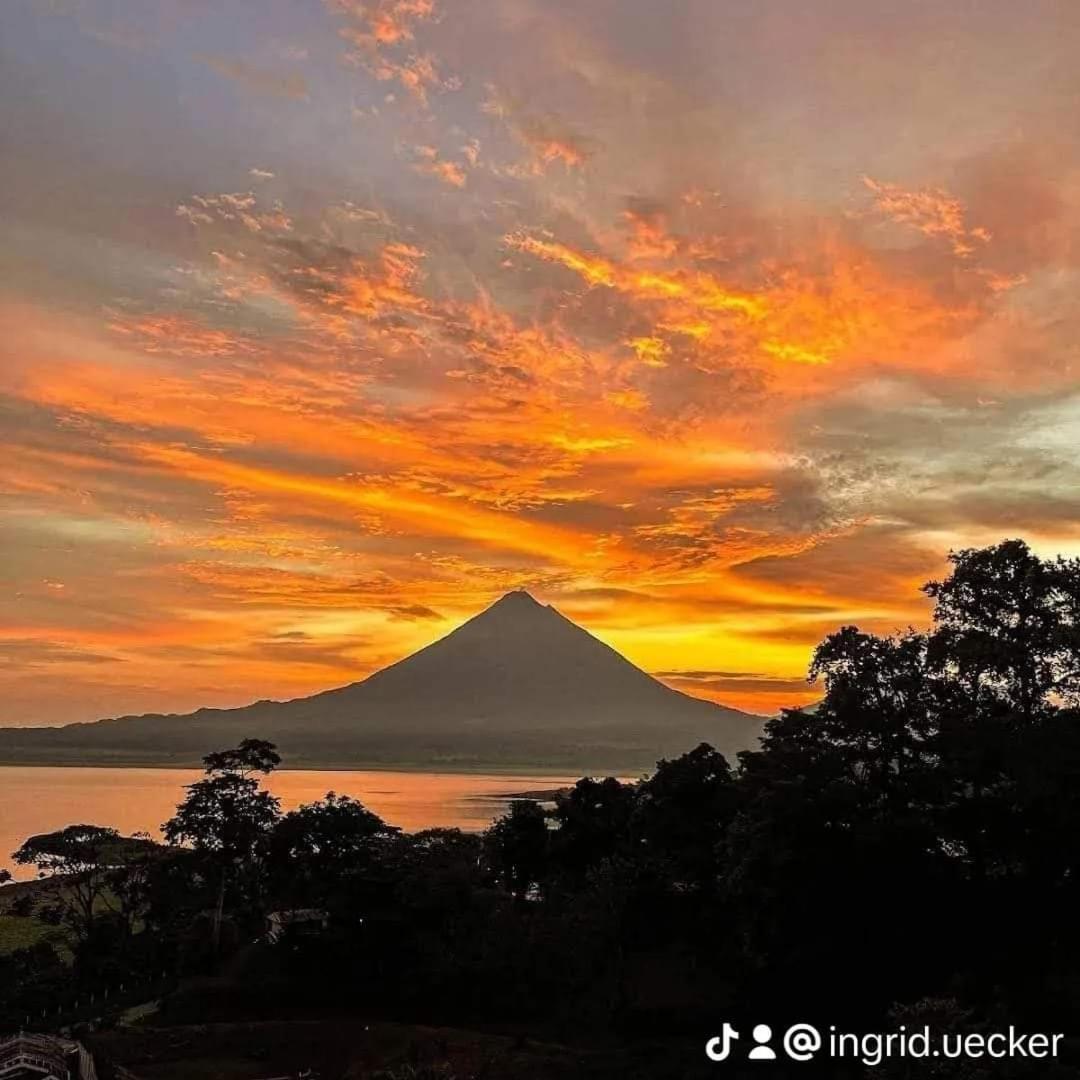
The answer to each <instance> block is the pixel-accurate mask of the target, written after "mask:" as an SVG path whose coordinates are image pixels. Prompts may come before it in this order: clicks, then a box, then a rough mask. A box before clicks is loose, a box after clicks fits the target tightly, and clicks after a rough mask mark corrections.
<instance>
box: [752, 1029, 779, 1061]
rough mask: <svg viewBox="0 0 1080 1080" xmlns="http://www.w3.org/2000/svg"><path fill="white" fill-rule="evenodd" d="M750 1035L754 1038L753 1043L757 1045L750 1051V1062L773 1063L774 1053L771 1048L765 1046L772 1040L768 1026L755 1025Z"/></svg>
mask: <svg viewBox="0 0 1080 1080" xmlns="http://www.w3.org/2000/svg"><path fill="white" fill-rule="evenodd" d="M751 1034H752V1035H753V1036H754V1042H756V1043H758V1044H759V1045H757V1046H755V1047H754V1049H753V1050H751V1051H750V1060H751V1061H775V1060H776V1051H775V1050H774V1049H773V1048H772V1047H771V1046H767V1045H765V1044H766V1043H768V1041H769V1040H770V1039H771V1038H772V1028H771V1027H769V1025H768V1024H755V1025H754V1030H753V1032H751Z"/></svg>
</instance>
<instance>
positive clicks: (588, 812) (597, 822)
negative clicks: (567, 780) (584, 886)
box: [552, 776, 635, 879]
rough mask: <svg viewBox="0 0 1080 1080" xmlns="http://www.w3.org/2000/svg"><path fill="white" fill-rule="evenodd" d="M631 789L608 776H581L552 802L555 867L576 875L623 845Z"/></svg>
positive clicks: (631, 805) (627, 835)
mask: <svg viewBox="0 0 1080 1080" xmlns="http://www.w3.org/2000/svg"><path fill="white" fill-rule="evenodd" d="M634 800H635V791H634V787H633V786H632V785H630V784H621V783H619V781H618V780H616V779H615V778H614V777H612V776H608V777H605V778H604V779H603V780H594V779H593V778H592V777H588V776H586V777H584V778H583V779H581V780H579V781H578V782H577V783H576V784H575V785H574V786H573V787H572V788H571V789H570V791H569V792H568V793H567V794H565V795H561V796H559V798H558V799H557V800H556V804H555V820H556V822H557V823H558V829H557V831H556V832H555V833H554V835H553V838H552V858H553V861H554V862H555V863H556V864H557V865H558V868H559V869H560V870H562V871H564V872H566V873H568V874H570V875H572V876H576V877H578V878H579V879H580V878H582V877H583V876H584V875H585V874H586V873H587V872H588V871H589V869H591V868H592V867H594V866H597V865H598V864H599V863H600V862H601V861H602V860H604V859H608V858H611V857H612V856H613V855H615V854H616V852H618V851H620V850H622V849H624V848H625V847H626V846H627V845H628V843H629V838H630V819H631V816H632V815H633V812H634Z"/></svg>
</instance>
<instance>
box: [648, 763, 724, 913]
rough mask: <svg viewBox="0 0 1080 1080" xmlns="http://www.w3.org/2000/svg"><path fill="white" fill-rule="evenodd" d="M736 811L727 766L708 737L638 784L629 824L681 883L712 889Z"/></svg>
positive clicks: (661, 764)
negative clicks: (725, 834) (720, 847)
mask: <svg viewBox="0 0 1080 1080" xmlns="http://www.w3.org/2000/svg"><path fill="white" fill-rule="evenodd" d="M734 812H735V787H734V783H733V778H732V775H731V766H730V765H729V764H728V763H727V759H726V758H725V757H724V755H723V754H721V753H720V752H719V751H717V750H714V749H713V748H712V747H711V746H709V745H708V744H707V743H701V745H699V746H697V747H695V749H693V750H690V751H689V752H687V753H685V754H683V755H682V756H681V757H677V758H675V759H673V760H671V761H667V760H663V761H659V762H657V765H656V771H655V772H654V773H653V774H652V776H650V777H649V778H648V779H647V780H644V781H642V783H641V784H640V785H639V787H638V792H637V804H636V806H635V809H634V817H633V821H632V825H631V830H632V832H633V834H634V837H635V838H636V839H637V840H638V842H639V844H640V845H643V846H644V848H645V849H646V850H647V851H648V852H649V853H650V854H653V855H654V856H656V857H657V858H659V859H662V860H664V861H665V862H666V863H667V864H669V865H670V866H671V868H672V870H673V871H674V873H675V875H676V877H677V878H678V879H679V880H680V881H681V882H683V883H685V884H692V885H696V886H697V887H698V888H699V889H701V890H702V891H705V892H708V891H711V890H712V888H713V886H714V885H715V882H716V878H717V875H718V874H719V864H718V861H717V854H718V848H719V845H720V841H721V839H722V837H723V834H724V830H725V829H726V828H727V826H728V824H729V822H730V820H731V817H732V815H733V814H734Z"/></svg>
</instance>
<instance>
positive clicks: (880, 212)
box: [0, 0, 1080, 725]
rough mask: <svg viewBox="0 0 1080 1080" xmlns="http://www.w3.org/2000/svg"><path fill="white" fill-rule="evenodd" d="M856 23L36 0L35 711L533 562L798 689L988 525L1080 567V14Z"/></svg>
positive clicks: (6, 344)
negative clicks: (1078, 115) (829, 641)
mask: <svg viewBox="0 0 1080 1080" xmlns="http://www.w3.org/2000/svg"><path fill="white" fill-rule="evenodd" d="M815 7H817V6H816V5H807V6H805V8H802V9H800V8H797V7H796V6H788V5H770V4H760V5H752V6H751V7H749V8H747V7H746V6H745V5H735V4H729V3H711V2H710V3H705V2H703V0H702V2H698V0H692V2H689V3H687V4H686V5H684V6H680V7H679V8H678V9H677V10H672V11H665V10H664V9H663V8H662V7H657V6H656V5H652V4H646V3H643V2H638V0H632V2H629V3H619V4H615V3H612V2H609V0H594V2H592V3H586V4H581V3H575V4H570V3H563V2H561V0H554V2H549V3H536V2H534V0H492V2H489V3H479V2H476V0H461V2H459V3H452V2H450V0H442V2H436V0H374V2H371V3H366V2H362V0H326V2H324V3H321V4H315V3H312V4H310V5H289V4H277V3H268V4H266V5H259V6H258V7H257V10H256V9H255V8H245V9H243V10H242V9H241V8H240V7H239V6H233V5H221V6H220V7H215V6H213V5H202V4H181V3H179V2H175V0H163V2H162V3H160V4H154V5H135V4H124V3H116V2H110V0H28V2H27V3H25V4H22V5H11V6H9V7H8V8H7V9H5V11H4V12H3V13H2V14H0V20H2V25H3V28H4V32H3V34H0V51H2V54H3V63H2V64H0V81H2V86H3V89H4V91H5V93H4V100H5V106H6V110H7V112H8V114H9V116H10V124H9V127H10V134H9V139H8V141H7V146H8V149H7V150H6V151H5V153H4V164H5V176H6V178H7V179H6V182H5V185H4V190H3V191H2V192H0V200H2V206H3V214H2V215H0V217H2V220H3V222H4V225H3V228H4V230H5V241H6V242H5V244H4V246H3V248H2V250H0V260H2V267H3V271H4V272H3V284H2V285H0V314H2V317H3V322H4V326H5V331H6V332H5V335H4V341H3V344H2V346H0V349H2V353H3V356H2V360H0V447H2V455H0V517H2V520H3V534H2V535H3V546H2V550H3V553H4V567H5V569H4V572H3V575H2V577H3V582H4V591H3V594H2V600H0V689H2V690H3V693H4V697H5V701H6V702H7V709H6V715H5V720H4V723H5V724H19V725H21V724H38V723H46V724H54V723H67V722H71V721H77V720H91V719H96V718H99V717H104V716H114V715H121V714H131V713H140V712H185V711H189V710H191V709H194V708H197V707H200V706H204V705H207V706H231V705H242V704H247V703H248V702H250V701H252V700H255V699H259V698H284V697H298V696H302V695H304V694H308V693H312V692H315V691H317V690H321V689H325V688H328V687H331V686H336V685H341V684H343V683H347V682H352V681H355V680H357V679H359V678H363V677H364V676H366V675H368V674H370V673H371V672H372V671H374V670H377V669H378V668H380V667H382V666H385V665H386V664H387V663H390V662H393V661H394V660H397V659H400V658H401V657H403V656H405V655H407V654H408V653H410V652H412V651H414V650H415V649H417V648H420V647H421V646H423V645H425V644H427V643H428V642H430V641H432V640H434V639H435V638H437V637H440V636H442V635H443V634H445V633H447V632H449V631H450V630H451V629H453V628H454V627H455V626H457V625H458V624H459V623H460V622H462V621H463V620H464V619H466V618H468V617H469V616H471V615H472V614H475V613H476V612H477V611H478V610H480V609H481V608H482V607H484V606H486V605H487V604H488V603H490V602H491V601H492V600H494V599H495V598H497V597H498V596H499V595H500V594H501V593H503V592H505V591H507V590H509V589H513V588H526V589H528V590H529V591H530V592H532V593H533V594H534V595H535V596H536V597H537V598H538V599H539V600H541V601H543V602H544V603H551V604H553V605H554V606H555V607H557V608H558V609H559V610H560V611H562V612H564V613H565V614H566V615H567V616H568V617H570V618H572V619H573V620H575V621H576V622H578V623H580V624H581V625H583V626H584V627H585V628H587V629H588V630H590V632H592V633H594V634H596V635H597V636H598V637H600V638H601V639H602V640H603V641H605V642H607V643H608V644H610V645H612V646H613V647H614V648H616V649H617V650H618V651H619V652H621V653H622V654H623V655H624V656H626V657H627V658H628V659H629V660H631V661H632V662H634V663H635V664H637V665H638V666H640V667H642V668H643V669H644V670H646V671H649V672H651V673H654V674H656V675H658V677H661V678H662V679H664V680H665V681H666V682H668V683H669V684H670V685H672V686H675V687H676V688H678V689H680V690H683V691H686V692H688V693H692V694H697V695H699V696H703V697H709V698H712V699H714V700H718V701H722V702H724V703H726V704H730V705H732V706H735V707H738V708H743V709H747V710H749V711H756V712H773V711H775V710H776V709H777V708H778V707H780V706H782V705H795V704H802V703H805V702H807V701H810V700H812V699H813V698H815V697H816V696H817V691H816V690H814V689H813V688H811V687H808V686H807V685H806V682H805V674H806V668H807V663H808V660H809V657H810V653H811V651H812V649H813V646H814V645H815V644H816V642H817V641H819V640H820V639H821V638H822V637H823V636H824V635H825V634H826V633H828V632H829V631H831V630H833V629H835V628H836V627H838V626H840V625H842V624H845V623H857V624H858V625H860V626H862V627H863V628H866V629H870V630H874V631H883V632H888V631H892V630H895V629H902V628H904V627H906V626H908V625H919V624H922V623H924V622H925V620H926V618H927V614H928V608H927V605H926V603H925V601H924V599H923V598H922V597H921V596H920V594H919V591H918V588H919V586H920V585H921V584H922V583H923V582H924V581H926V580H927V579H929V578H933V577H935V576H938V575H940V574H941V573H942V572H943V571H944V567H945V561H944V560H945V554H946V552H947V551H948V550H949V548H951V547H952V548H955V547H967V546H974V545H980V544H985V543H992V542H996V541H998V540H1000V539H1001V538H1003V537H1006V536H1018V535H1019V536H1023V537H1025V538H1026V539H1027V540H1028V541H1029V542H1030V543H1031V544H1032V545H1033V547H1035V548H1036V549H1037V550H1039V551H1040V552H1042V553H1056V552H1065V553H1074V554H1075V553H1077V552H1078V551H1080V524H1078V523H1080V505H1078V499H1080V496H1078V495H1077V490H1076V482H1075V477H1076V475H1077V472H1076V470H1077V465H1078V461H1077V457H1078V450H1077V447H1078V446H1080V438H1078V437H1077V436H1078V432H1080V394H1078V383H1077V372H1076V360H1075V352H1076V345H1075V342H1076V341H1077V340H1078V339H1080V333H1078V331H1080V301H1078V300H1077V296H1078V295H1080V293H1078V290H1077V289H1076V284H1077V271H1076V266H1077V251H1078V250H1080V248H1078V246H1077V244H1076V242H1075V240H1074V237H1075V236H1077V235H1080V232H1078V229H1080V139H1078V138H1077V137H1076V136H1075V135H1074V134H1072V133H1071V127H1070V124H1071V117H1072V115H1073V109H1074V105H1073V102H1074V98H1075V95H1076V93H1077V91H1078V90H1080V70H1078V69H1077V68H1076V65H1075V63H1074V57H1075V55H1076V49H1077V46H1078V45H1080V8H1075V7H1068V6H1065V5H1061V4H1059V3H1053V2H1051V0H1042V2H1036V3H1033V4H1029V5H1027V6H1026V7H1025V8H1024V9H1023V10H1022V11H1021V10H1020V9H1018V8H1017V7H1016V5H1015V4H1013V3H1011V2H1007V0H987V2H986V3H984V4H982V5H980V6H979V7H980V10H979V17H978V18H977V19H976V18H974V17H973V15H972V11H971V6H970V5H969V4H961V3H959V2H949V0H946V2H943V3H940V4H935V5H905V6H903V8H904V9H903V10H899V9H897V7H896V6H895V5H887V4H883V3H874V2H870V3H867V2H865V0H861V2H856V0H840V2H838V3H836V4H833V5H829V6H828V8H827V9H826V8H825V7H819V8H817V10H811V9H812V8H815ZM1033 73H1037V76H1036V75H1034V74H1033Z"/></svg>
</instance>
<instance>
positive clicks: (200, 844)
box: [162, 739, 281, 950]
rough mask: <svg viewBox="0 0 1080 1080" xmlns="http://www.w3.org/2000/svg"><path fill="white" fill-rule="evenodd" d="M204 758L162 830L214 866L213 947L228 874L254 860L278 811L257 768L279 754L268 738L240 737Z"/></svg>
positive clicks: (263, 769)
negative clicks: (199, 774) (200, 776)
mask: <svg viewBox="0 0 1080 1080" xmlns="http://www.w3.org/2000/svg"><path fill="white" fill-rule="evenodd" d="M203 763H204V766H205V768H204V770H203V771H204V773H205V779H203V780H199V781H197V782H196V783H194V784H191V785H190V786H189V787H188V789H187V798H185V799H184V801H183V802H182V803H181V804H180V805H179V806H178V807H177V808H176V814H175V815H174V816H173V817H171V818H170V819H169V820H168V821H166V822H165V823H164V825H162V831H163V833H164V834H165V839H166V840H167V841H168V842H169V843H170V844H186V845H188V846H190V847H191V848H192V849H194V851H195V852H196V853H198V854H199V855H201V856H203V857H205V858H206V859H207V860H208V861H210V862H211V863H213V864H214V866H215V867H216V869H217V874H218V899H217V907H216V910H215V914H214V929H213V937H214V947H215V950H216V949H217V947H218V945H219V944H220V941H221V920H222V917H223V913H224V909H225V897H226V891H227V888H228V882H229V878H230V876H232V877H234V878H238V877H240V876H241V872H242V871H243V870H244V869H245V868H246V869H248V870H253V869H254V868H255V867H256V866H257V865H258V864H259V862H260V850H259V849H260V847H261V845H262V844H263V842H264V841H265V840H266V838H267V837H268V836H269V834H270V831H271V830H272V829H273V827H274V825H275V824H276V823H277V821H278V819H279V817H280V815H281V804H280V802H279V801H278V799H277V798H275V797H274V796H273V795H271V794H270V793H269V792H268V791H264V790H262V789H261V788H260V786H259V781H258V780H257V779H256V774H262V775H267V774H269V773H270V772H272V771H273V770H274V769H275V768H276V767H277V766H278V765H279V764H280V763H281V758H280V757H279V756H278V754H277V751H276V750H275V748H274V745H273V743H269V742H265V741H263V740H261V739H245V740H244V741H243V742H242V743H240V745H239V746H238V747H236V748H235V749H232V750H224V751H221V752H218V753H213V754H207V755H206V757H204V758H203Z"/></svg>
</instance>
